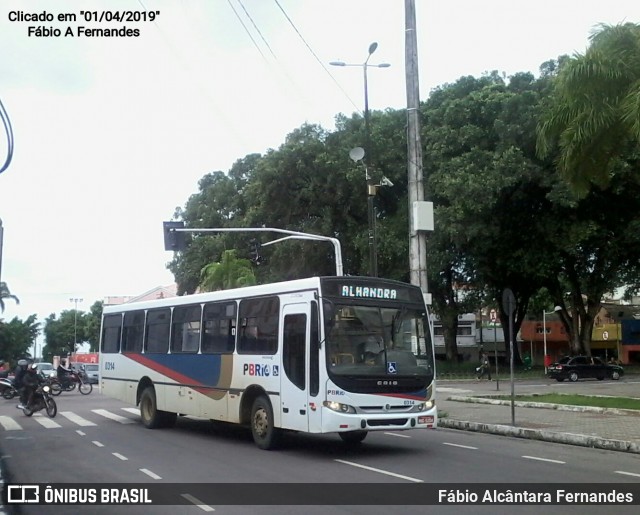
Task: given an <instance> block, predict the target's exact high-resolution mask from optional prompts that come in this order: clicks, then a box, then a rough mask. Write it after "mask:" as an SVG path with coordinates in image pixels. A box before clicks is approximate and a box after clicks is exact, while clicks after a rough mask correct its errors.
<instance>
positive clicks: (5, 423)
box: [0, 415, 22, 431]
mask: <svg viewBox="0 0 640 515" xmlns="http://www.w3.org/2000/svg"><path fill="white" fill-rule="evenodd" d="M0 425H2V427H4V430H5V431H19V430H20V429H22V426H21V425H20V424H18V423H17V422H16V421H15V420H13V418H12V417H7V416H5V415H3V416H1V417H0Z"/></svg>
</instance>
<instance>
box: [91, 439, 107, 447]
mask: <svg viewBox="0 0 640 515" xmlns="http://www.w3.org/2000/svg"><path fill="white" fill-rule="evenodd" d="M91 443H92V444H93V445H95V446H96V447H104V444H103V443H100V442H99V441H98V440H92V442H91Z"/></svg>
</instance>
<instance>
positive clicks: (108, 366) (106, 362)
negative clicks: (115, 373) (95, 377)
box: [104, 361, 116, 370]
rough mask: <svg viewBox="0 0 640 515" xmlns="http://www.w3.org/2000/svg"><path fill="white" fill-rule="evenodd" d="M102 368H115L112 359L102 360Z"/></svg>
mask: <svg viewBox="0 0 640 515" xmlns="http://www.w3.org/2000/svg"><path fill="white" fill-rule="evenodd" d="M104 369H105V370H115V369H116V364H115V363H114V362H113V361H105V362H104Z"/></svg>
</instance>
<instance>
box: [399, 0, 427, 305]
mask: <svg viewBox="0 0 640 515" xmlns="http://www.w3.org/2000/svg"><path fill="white" fill-rule="evenodd" d="M404 7H405V68H406V84H407V143H408V146H407V154H408V155H407V173H408V190H409V191H408V193H409V269H410V272H411V284H415V285H417V286H420V288H421V289H422V293H423V295H425V300H426V301H427V304H431V299H430V295H429V294H428V291H429V290H428V284H427V234H426V231H432V230H433V204H432V203H431V202H425V200H424V198H425V195H424V183H423V172H422V144H421V141H420V120H419V113H420V112H419V109H420V86H419V81H418V38H417V35H416V6H415V0H405V2H404Z"/></svg>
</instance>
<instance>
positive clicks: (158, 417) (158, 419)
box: [140, 386, 178, 429]
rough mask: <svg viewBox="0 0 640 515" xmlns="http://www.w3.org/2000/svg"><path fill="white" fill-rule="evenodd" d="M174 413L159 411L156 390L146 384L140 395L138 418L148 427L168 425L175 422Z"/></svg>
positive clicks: (175, 415)
mask: <svg viewBox="0 0 640 515" xmlns="http://www.w3.org/2000/svg"><path fill="white" fill-rule="evenodd" d="M177 416H178V415H177V414H176V413H170V412H168V411H161V410H159V409H158V405H157V402H156V391H155V390H154V389H153V387H152V386H147V387H146V388H145V389H144V391H143V392H142V395H141V396H140V418H141V419H142V423H143V424H144V425H145V427H147V428H148V429H157V428H160V427H169V426H172V425H173V424H175V422H176V418H177Z"/></svg>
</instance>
